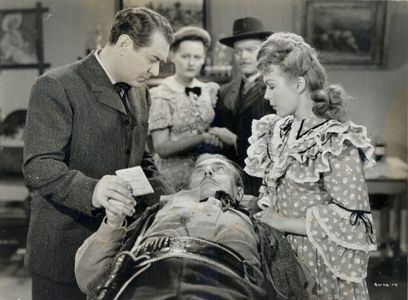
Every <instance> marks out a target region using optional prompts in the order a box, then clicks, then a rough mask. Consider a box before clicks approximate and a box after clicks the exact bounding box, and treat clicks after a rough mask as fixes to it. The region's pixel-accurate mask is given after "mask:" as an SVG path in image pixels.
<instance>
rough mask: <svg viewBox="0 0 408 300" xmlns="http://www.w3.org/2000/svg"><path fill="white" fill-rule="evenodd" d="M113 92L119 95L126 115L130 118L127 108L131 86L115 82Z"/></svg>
mask: <svg viewBox="0 0 408 300" xmlns="http://www.w3.org/2000/svg"><path fill="white" fill-rule="evenodd" d="M113 87H114V89H115V91H116V92H117V93H118V94H119V96H120V99H121V100H122V103H123V106H124V107H125V110H126V114H127V115H128V116H130V112H129V107H128V98H129V90H130V89H131V86H130V85H128V84H127V83H124V82H117V83H115V84H114V85H113Z"/></svg>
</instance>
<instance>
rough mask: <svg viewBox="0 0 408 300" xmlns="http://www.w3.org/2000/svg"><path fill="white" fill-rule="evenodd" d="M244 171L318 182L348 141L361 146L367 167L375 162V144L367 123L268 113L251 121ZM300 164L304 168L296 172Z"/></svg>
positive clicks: (268, 177) (270, 177) (273, 179)
mask: <svg viewBox="0 0 408 300" xmlns="http://www.w3.org/2000/svg"><path fill="white" fill-rule="evenodd" d="M252 133H253V135H252V137H251V138H250V139H249V142H250V146H249V148H248V158H247V159H246V167H245V171H246V172H247V173H249V174H250V175H253V176H258V177H263V175H266V178H265V179H266V181H267V182H269V183H271V182H276V181H277V180H278V179H279V178H281V177H282V176H284V175H285V176H286V177H289V178H290V179H292V180H294V181H295V182H298V183H304V182H317V181H318V180H319V178H320V173H324V172H329V171H330V170H331V166H330V164H329V156H330V155H334V156H338V155H340V154H341V153H342V152H343V150H344V147H345V146H346V145H347V146H348V145H349V144H352V145H354V146H355V147H357V148H358V150H359V153H360V157H361V159H362V162H363V165H364V166H365V167H367V166H371V165H372V164H374V160H373V152H374V148H373V146H372V145H371V144H370V139H369V138H368V137H367V131H366V128H365V127H364V126H359V125H356V124H354V123H353V122H351V121H347V122H344V123H342V122H339V121H337V120H333V119H327V120H325V119H320V118H310V119H303V120H297V119H295V118H294V117H293V116H287V117H285V118H280V117H278V116H276V115H268V116H265V117H263V118H262V119H260V120H254V121H253V123H252ZM293 164H295V165H301V167H302V169H304V170H305V172H302V173H299V172H297V170H298V168H290V166H291V165H293Z"/></svg>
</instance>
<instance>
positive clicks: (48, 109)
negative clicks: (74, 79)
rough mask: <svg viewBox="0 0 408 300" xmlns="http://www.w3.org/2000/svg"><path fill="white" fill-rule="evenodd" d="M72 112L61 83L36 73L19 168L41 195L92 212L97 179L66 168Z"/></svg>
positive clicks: (55, 201) (58, 202) (77, 209)
mask: <svg viewBox="0 0 408 300" xmlns="http://www.w3.org/2000/svg"><path fill="white" fill-rule="evenodd" d="M72 120H73V112H72V109H71V106H70V103H69V99H68V97H67V95H66V92H65V90H64V88H63V87H62V85H61V84H60V83H59V82H58V81H57V80H56V79H54V78H52V77H50V76H43V77H40V78H39V80H38V81H37V82H36V83H35V84H34V86H33V89H32V91H31V98H30V103H29V108H28V115H27V123H26V131H25V146H24V163H23V172H24V176H25V179H26V183H27V185H28V186H29V187H31V188H33V189H35V190H36V191H37V192H38V193H40V194H41V195H42V196H43V197H44V198H45V199H47V200H49V201H51V202H54V203H56V204H58V205H62V206H65V207H68V208H70V209H73V210H76V211H80V212H82V213H86V214H89V215H92V212H93V210H92V206H91V203H92V195H93V191H94V188H95V185H96V183H97V181H98V180H97V179H94V178H90V177H88V176H85V175H84V174H83V173H82V172H80V171H78V170H72V169H69V167H68V165H67V163H68V162H69V143H70V138H71V133H72Z"/></svg>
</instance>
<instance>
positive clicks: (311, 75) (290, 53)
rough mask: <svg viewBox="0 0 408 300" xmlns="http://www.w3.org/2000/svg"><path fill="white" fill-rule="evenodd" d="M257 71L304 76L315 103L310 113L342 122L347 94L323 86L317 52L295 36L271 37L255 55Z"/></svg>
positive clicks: (342, 90)
mask: <svg viewBox="0 0 408 300" xmlns="http://www.w3.org/2000/svg"><path fill="white" fill-rule="evenodd" d="M257 60H258V69H259V70H260V71H261V72H263V73H265V72H268V70H269V68H270V66H271V65H278V66H279V67H280V68H281V69H282V71H283V72H285V73H286V74H288V75H289V77H290V78H297V77H303V78H304V79H305V81H306V86H307V88H308V90H309V92H310V93H311V97H312V100H313V101H314V106H313V112H314V114H315V115H316V116H318V117H321V118H325V119H335V120H339V121H344V118H345V109H344V101H345V100H346V99H347V98H348V95H347V94H346V92H345V91H344V89H343V88H342V87H341V86H340V85H330V86H328V87H326V81H327V76H326V71H325V69H324V67H323V66H322V64H321V63H320V61H319V59H318V56H317V53H316V51H315V50H314V49H313V48H312V47H311V46H310V45H309V44H307V43H306V42H305V41H304V40H303V38H302V37H301V36H299V35H297V34H294V33H289V32H277V33H274V34H272V35H271V36H270V37H269V38H268V39H267V40H266V41H265V42H264V43H263V44H262V46H261V48H260V50H259V52H258V57H257Z"/></svg>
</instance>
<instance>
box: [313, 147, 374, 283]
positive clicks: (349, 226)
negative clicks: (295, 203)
mask: <svg viewBox="0 0 408 300" xmlns="http://www.w3.org/2000/svg"><path fill="white" fill-rule="evenodd" d="M337 146H338V147H340V148H341V151H339V153H336V154H334V153H332V152H331V153H327V156H326V158H327V161H328V164H329V167H330V171H328V172H325V173H322V175H323V182H324V188H325V189H326V191H327V192H328V194H329V195H330V196H331V197H332V203H331V204H329V205H318V206H314V207H312V208H310V209H308V211H307V213H306V233H307V236H308V238H309V240H310V241H311V243H312V244H313V246H314V247H315V248H316V249H317V252H318V253H319V255H320V256H321V257H322V258H323V260H324V262H325V264H326V265H327V267H328V269H329V270H331V272H333V274H334V275H335V276H337V277H339V278H341V279H344V280H348V281H352V282H359V283H360V282H362V280H363V279H364V278H365V277H366V276H367V263H368V258H369V255H368V252H369V251H373V250H375V249H376V241H375V235H374V232H373V223H372V222H373V221H372V216H371V212H370V206H369V200H368V191H367V185H366V183H365V179H364V174H363V163H362V161H363V160H362V155H363V154H362V152H361V150H360V149H359V148H358V147H356V146H355V145H354V144H353V142H352V141H343V143H342V145H341V146H340V145H337Z"/></svg>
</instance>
